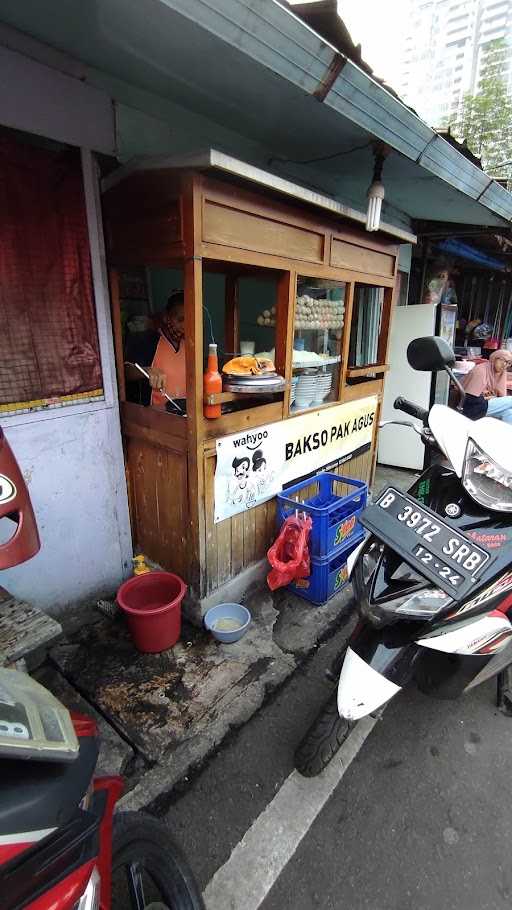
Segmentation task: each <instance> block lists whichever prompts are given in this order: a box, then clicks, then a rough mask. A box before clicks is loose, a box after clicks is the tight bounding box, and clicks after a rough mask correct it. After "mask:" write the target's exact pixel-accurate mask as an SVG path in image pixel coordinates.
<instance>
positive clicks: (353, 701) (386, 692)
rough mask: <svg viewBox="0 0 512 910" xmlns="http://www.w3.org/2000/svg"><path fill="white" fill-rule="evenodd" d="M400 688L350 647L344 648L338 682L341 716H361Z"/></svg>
mask: <svg viewBox="0 0 512 910" xmlns="http://www.w3.org/2000/svg"><path fill="white" fill-rule="evenodd" d="M400 691H401V690H400V686H397V685H396V684H395V683H393V682H391V681H390V680H389V679H386V677H385V676H382V675H381V674H380V673H378V672H377V670H374V669H373V667H370V666H369V665H368V664H367V663H365V661H364V660H363V659H362V658H361V657H359V655H358V654H356V652H355V651H353V650H352V648H350V647H349V648H347V653H346V654H345V660H344V661H343V667H342V668H341V674H340V679H339V683H338V713H339V715H340V717H344V718H346V720H351V721H352V720H360V719H361V717H366V716H367V715H368V714H371V713H372V711H376V710H377V708H380V707H381V706H382V705H384V704H385V703H386V702H387V701H389V699H390V698H393V695H396V694H397V692H400Z"/></svg>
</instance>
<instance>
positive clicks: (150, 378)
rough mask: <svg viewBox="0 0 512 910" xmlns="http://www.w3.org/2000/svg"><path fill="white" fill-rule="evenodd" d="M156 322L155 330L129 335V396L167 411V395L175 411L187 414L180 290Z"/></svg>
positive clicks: (183, 316)
mask: <svg viewBox="0 0 512 910" xmlns="http://www.w3.org/2000/svg"><path fill="white" fill-rule="evenodd" d="M153 322H154V326H155V327H154V328H151V327H150V328H149V329H147V330H146V331H144V332H137V333H133V334H129V335H128V337H127V339H126V346H125V357H126V362H125V374H126V382H127V395H128V396H129V400H132V401H135V402H136V403H137V404H144V405H148V404H151V405H152V406H153V407H158V408H165V407H166V405H167V404H168V403H169V404H171V402H169V400H168V398H167V397H166V395H165V393H167V396H169V397H170V398H172V399H173V401H176V402H177V404H178V407H177V408H173V409H175V410H178V409H181V410H184V408H183V401H184V400H185V399H186V397H187V391H186V366H185V344H184V339H185V331H184V326H185V307H184V297H183V291H182V290H181V289H178V290H174V291H171V293H170V295H169V298H168V300H167V306H166V308H165V310H164V312H163V313H161V314H160V315H159V316H158V317H156V318H155V319H154V320H153ZM139 367H142V368H143V369H144V371H145V373H147V377H145V376H144V374H143V373H142V372H141V370H140V369H139ZM171 406H172V405H171Z"/></svg>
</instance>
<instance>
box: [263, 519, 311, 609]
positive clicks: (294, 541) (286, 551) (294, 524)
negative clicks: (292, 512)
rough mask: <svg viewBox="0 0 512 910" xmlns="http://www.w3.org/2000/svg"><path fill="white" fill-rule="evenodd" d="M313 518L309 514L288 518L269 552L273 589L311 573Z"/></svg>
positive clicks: (268, 582)
mask: <svg viewBox="0 0 512 910" xmlns="http://www.w3.org/2000/svg"><path fill="white" fill-rule="evenodd" d="M312 524H313V522H312V520H311V518H310V517H309V516H308V515H305V516H304V517H302V518H298V517H297V518H293V517H290V518H287V519H286V521H285V522H284V524H283V525H282V527H281V530H280V532H279V536H278V537H277V538H276V540H275V541H274V543H273V544H272V546H271V547H270V550H269V551H268V553H267V559H268V561H269V563H270V565H271V566H272V568H271V570H270V572H269V573H268V575H267V584H268V586H269V588H270V590H271V591H275V590H276V588H283V587H284V586H285V585H289V584H290V582H291V581H294V580H295V579H297V578H308V577H309V575H310V574H311V565H310V561H309V547H308V540H309V533H310V531H311V527H312Z"/></svg>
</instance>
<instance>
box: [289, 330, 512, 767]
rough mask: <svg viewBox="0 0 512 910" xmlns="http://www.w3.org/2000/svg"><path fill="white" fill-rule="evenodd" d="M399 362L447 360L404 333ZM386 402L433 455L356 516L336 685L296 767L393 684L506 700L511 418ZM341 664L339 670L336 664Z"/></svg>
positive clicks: (311, 762) (318, 759)
mask: <svg viewBox="0 0 512 910" xmlns="http://www.w3.org/2000/svg"><path fill="white" fill-rule="evenodd" d="M407 358H408V361H409V364H410V366H412V367H413V368H414V369H416V370H420V371H426V372H427V371H428V372H434V371H436V372H437V371H440V370H445V371H446V372H447V373H448V374H449V376H450V378H451V379H452V381H453V382H454V383H455V384H456V385H457V386H458V388H459V392H460V394H461V402H463V400H464V390H463V388H462V387H461V386H460V383H458V381H457V379H456V377H455V375H454V373H453V369H452V367H453V366H454V364H455V356H454V353H453V351H452V349H451V348H450V346H449V345H448V344H447V343H446V342H445V341H444V340H443V339H442V338H436V337H427V338H418V339H415V340H414V341H413V342H411V344H410V345H409V347H408V350H407ZM395 408H396V409H398V410H401V411H403V412H405V413H406V414H408V415H409V416H411V417H414V418H416V419H417V420H419V421H421V426H418V425H417V424H416V423H411V422H405V421H389V423H394V424H399V425H405V426H409V427H411V428H412V429H414V430H415V431H416V432H417V433H419V435H420V436H421V439H422V440H423V442H424V444H425V445H426V446H427V447H428V449H429V451H430V452H431V453H432V455H433V457H432V458H431V459H430V465H429V467H428V468H427V469H426V470H425V471H424V473H423V474H422V475H421V476H420V477H419V478H418V479H417V480H416V481H415V483H414V484H413V486H412V487H411V488H410V489H409V491H408V492H407V493H405V492H402V491H401V490H399V489H397V488H395V487H393V486H390V487H388V488H386V489H384V490H383V491H382V492H381V493H380V494H379V495H378V497H377V499H376V500H375V501H374V502H373V503H372V504H371V505H370V506H369V507H368V508H367V509H366V510H365V512H364V513H363V514H362V516H361V523H362V525H363V527H364V528H365V530H366V538H365V540H364V541H363V542H362V544H360V546H359V547H358V549H357V550H356V551H355V552H354V553H353V554H352V557H351V558H350V560H349V573H350V578H351V581H352V585H353V591H354V596H355V602H356V606H357V610H358V613H359V622H358V624H357V627H356V628H355V630H354V632H353V634H352V636H351V638H350V639H349V642H348V647H347V649H346V652H345V653H344V655H342V656H341V658H340V659H338V661H337V663H336V664H335V666H334V667H333V671H332V673H331V678H335V679H337V678H338V675H339V683H338V687H337V692H336V693H334V694H333V695H332V696H331V697H330V698H329V700H328V701H327V703H326V704H325V705H324V707H323V709H322V710H321V712H320V714H319V715H318V717H317V719H316V720H315V721H314V723H313V725H312V726H311V727H310V729H309V730H308V732H307V733H306V736H305V737H304V739H303V740H302V742H301V743H300V745H299V746H298V748H297V751H296V754H295V763H296V767H297V769H298V770H299V771H300V772H301V773H302V774H303V775H305V776H309V777H311V776H314V775H316V774H318V773H319V772H320V771H321V770H322V769H323V768H324V767H325V766H326V765H327V764H328V762H329V761H330V760H331V758H332V757H333V755H334V754H335V752H336V751H337V750H338V749H339V747H340V746H341V744H342V743H343V741H344V740H345V739H346V737H347V736H348V734H349V732H350V730H351V728H352V727H353V725H354V723H355V722H356V721H358V720H359V719H360V718H362V717H365V716H368V715H370V714H372V715H373V714H375V713H376V712H381V711H382V710H383V707H384V705H385V704H386V703H387V702H389V700H390V699H391V698H393V697H394V696H395V695H397V694H398V693H399V692H400V691H401V690H402V689H403V688H405V687H406V686H408V685H409V684H411V683H413V682H415V683H416V684H417V685H418V687H419V688H420V690H421V691H423V692H424V693H427V694H430V695H432V696H437V697H441V698H455V697H457V696H459V695H461V694H462V693H464V692H468V691H470V690H471V689H472V688H473V687H474V686H477V685H480V684H481V683H483V682H485V681H486V680H488V679H490V678H491V677H493V676H496V677H498V694H499V702H500V704H501V706H502V707H503V708H504V709H505V713H508V711H510V707H511V705H512V691H511V689H512V687H511V686H509V676H510V674H511V671H510V670H509V669H508V668H509V667H510V665H511V664H512V623H511V616H512V428H511V427H510V426H508V425H507V424H505V423H502V422H501V421H499V420H496V419H494V418H487V417H485V418H483V419H481V420H477V421H471V420H469V419H468V418H466V417H464V416H463V415H462V414H461V413H459V412H458V411H455V410H453V409H451V408H448V407H446V406H444V405H439V404H434V406H433V407H432V408H431V410H430V413H429V412H428V411H425V410H424V409H423V408H421V407H418V406H417V405H415V404H413V403H412V402H409V401H407V400H406V399H403V398H399V399H397V400H396V401H395ZM340 666H341V672H339V670H340Z"/></svg>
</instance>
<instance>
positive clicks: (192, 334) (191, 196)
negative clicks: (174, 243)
mask: <svg viewBox="0 0 512 910" xmlns="http://www.w3.org/2000/svg"><path fill="white" fill-rule="evenodd" d="M182 211H183V232H184V240H185V266H184V292H185V345H186V347H185V351H186V361H187V444H188V457H187V468H188V534H187V540H188V550H187V552H188V578H187V581H188V583H189V585H190V588H191V590H192V592H193V595H194V596H195V597H203V596H204V593H205V590H206V588H205V573H206V558H205V534H206V531H205V517H204V516H205V513H204V509H205V506H204V469H203V460H202V457H201V458H200V457H199V456H200V444H201V432H202V424H203V363H204V360H203V269H202V262H201V258H200V254H199V249H200V240H201V178H200V177H198V176H195V175H192V174H188V175H185V176H184V178H183V205H182Z"/></svg>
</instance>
